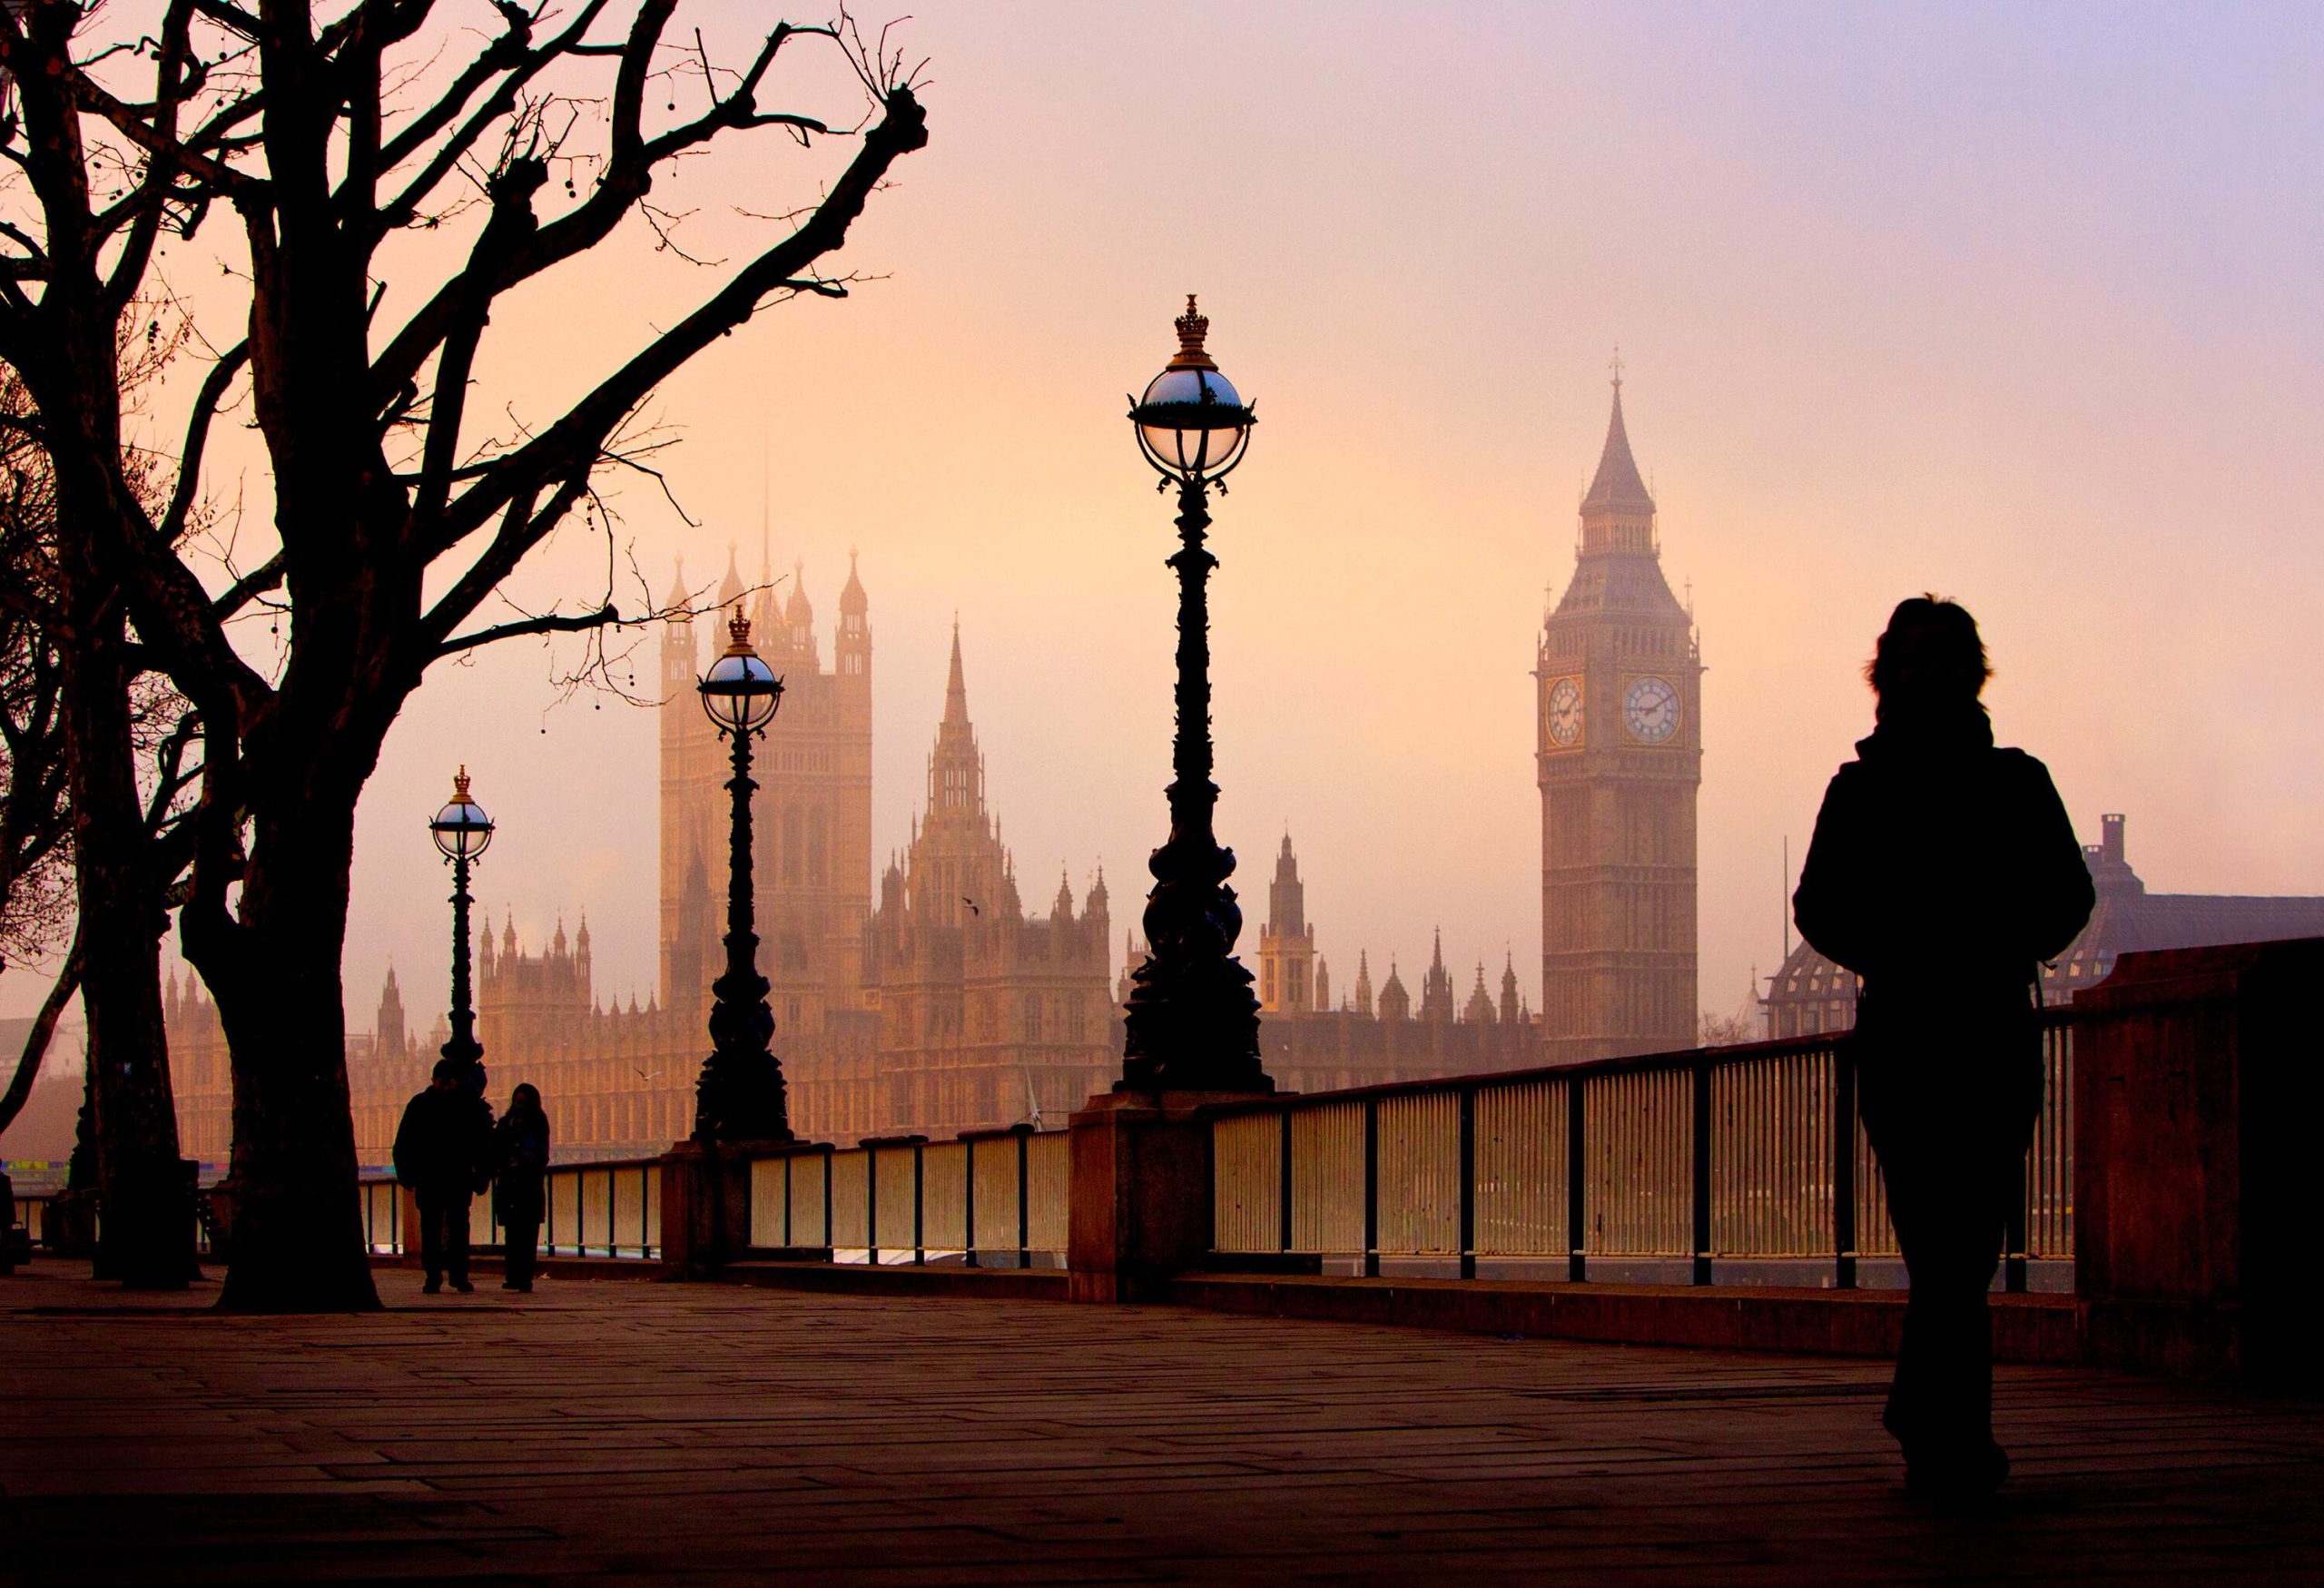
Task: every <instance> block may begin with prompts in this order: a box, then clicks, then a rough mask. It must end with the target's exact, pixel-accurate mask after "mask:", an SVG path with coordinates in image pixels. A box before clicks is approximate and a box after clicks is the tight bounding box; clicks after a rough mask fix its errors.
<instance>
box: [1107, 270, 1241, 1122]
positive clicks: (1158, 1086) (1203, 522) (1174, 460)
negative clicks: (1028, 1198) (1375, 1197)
mask: <svg viewBox="0 0 2324 1588" xmlns="http://www.w3.org/2000/svg"><path fill="white" fill-rule="evenodd" d="M1209 328H1210V321H1208V319H1206V317H1205V316H1203V315H1202V314H1201V313H1200V311H1197V310H1196V307H1195V301H1194V300H1193V299H1192V298H1191V297H1190V298H1188V299H1187V312H1186V314H1185V315H1184V316H1182V317H1181V318H1180V319H1179V320H1178V321H1177V330H1178V340H1179V350H1178V354H1177V357H1176V358H1174V359H1173V360H1171V361H1170V364H1169V366H1168V368H1167V369H1165V370H1163V372H1162V373H1161V374H1160V375H1159V376H1157V377H1156V379H1155V380H1154V381H1153V382H1152V383H1151V384H1149V385H1148V386H1147V390H1146V394H1145V396H1144V397H1142V398H1140V399H1137V401H1136V402H1135V403H1134V404H1133V406H1132V408H1131V409H1130V419H1131V421H1132V423H1133V424H1134V425H1135V426H1136V427H1137V435H1138V439H1139V441H1138V444H1139V447H1140V449H1141V450H1143V451H1144V453H1145V454H1146V459H1147V462H1149V463H1151V464H1152V465H1153V466H1154V467H1155V469H1157V470H1158V471H1159V472H1160V473H1161V475H1162V477H1163V486H1164V488H1167V487H1168V486H1169V485H1170V484H1172V483H1176V484H1177V488H1178V520H1177V524H1178V549H1177V552H1176V553H1175V554H1173V555H1172V556H1171V557H1170V558H1169V566H1170V567H1172V568H1174V569H1176V570H1177V576H1178V656H1177V661H1178V676H1177V689H1176V699H1177V732H1176V735H1175V737H1174V738H1173V740H1172V742H1171V755H1170V767H1171V773H1172V778H1171V783H1170V787H1169V791H1168V798H1169V804H1170V835H1169V837H1168V839H1167V841H1165V842H1164V843H1163V845H1162V847H1160V848H1159V849H1157V850H1156V851H1155V852H1154V853H1153V856H1152V858H1151V859H1150V860H1148V862H1147V868H1148V869H1149V870H1150V871H1152V872H1153V873H1154V884H1155V885H1154V891H1153V892H1152V893H1149V894H1148V895H1147V902H1146V916H1145V924H1146V939H1147V961H1146V963H1144V964H1143V965H1141V966H1139V967H1138V968H1137V971H1136V972H1134V973H1133V975H1132V977H1131V981H1132V983H1133V985H1132V987H1131V990H1130V996H1129V1006H1128V1010H1127V1011H1125V1012H1124V1016H1123V1030H1124V1040H1123V1044H1122V1049H1123V1051H1122V1076H1121V1080H1118V1081H1117V1082H1116V1083H1115V1087H1114V1090H1116V1091H1122V1092H1149V1091H1160V1090H1182V1091H1272V1090H1275V1083H1274V1082H1273V1081H1272V1080H1269V1079H1268V1078H1267V1075H1266V1072H1265V1070H1263V1069H1261V1068H1260V1064H1259V1001H1258V1000H1257V998H1256V997H1255V996H1253V994H1252V991H1251V972H1248V971H1247V970H1246V969H1244V968H1243V965H1242V962H1240V961H1238V960H1236V958H1235V940H1236V938H1237V937H1239V936H1240V935H1241V934H1242V931H1243V911H1242V907H1241V906H1240V905H1238V904H1237V903H1236V902H1235V890H1234V889H1233V888H1231V887H1229V886H1228V885H1227V881H1226V879H1227V878H1229V877H1230V876H1232V875H1234V873H1235V853H1234V851H1233V850H1230V849H1226V848H1224V847H1222V846H1221V845H1220V844H1219V842H1218V836H1217V833H1216V829H1215V827H1214V825H1213V818H1214V815H1215V814H1216V808H1217V804H1218V785H1217V784H1216V783H1214V782H1213V781H1212V780H1211V773H1212V768H1213V758H1212V745H1211V736H1210V605H1209V585H1210V570H1211V569H1213V568H1215V567H1217V566H1218V559H1217V558H1216V557H1214V556H1212V555H1211V552H1210V548H1209V547H1208V545H1207V544H1206V534H1207V531H1208V530H1209V528H1210V495H1209V488H1210V486H1211V484H1212V483H1214V482H1216V483H1217V484H1218V488H1219V489H1220V490H1221V491H1222V492H1223V491H1224V490H1225V489H1226V484H1225V478H1224V477H1225V476H1226V473H1227V471H1228V470H1230V469H1233V468H1234V467H1235V466H1236V463H1238V462H1240V461H1241V459H1242V456H1243V452H1244V449H1245V447H1246V445H1247V443H1248V439H1249V435H1250V429H1251V425H1252V423H1253V415H1252V412H1251V409H1250V408H1249V407H1248V406H1247V405H1246V404H1245V403H1244V402H1243V400H1242V399H1241V398H1240V397H1238V396H1237V395H1236V391H1235V389H1234V388H1233V386H1231V385H1230V384H1228V383H1227V381H1226V378H1225V377H1224V376H1222V375H1220V374H1219V373H1218V366H1217V364H1216V362H1215V361H1214V360H1212V359H1211V357H1210V355H1209V353H1208V352H1207V351H1206V349H1205V346H1204V340H1205V337H1206V334H1207V333H1208V330H1209Z"/></svg>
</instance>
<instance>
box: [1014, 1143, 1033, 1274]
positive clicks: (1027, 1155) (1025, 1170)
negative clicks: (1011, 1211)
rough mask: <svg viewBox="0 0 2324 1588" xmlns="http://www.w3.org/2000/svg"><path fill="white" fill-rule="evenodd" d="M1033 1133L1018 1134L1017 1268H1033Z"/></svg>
mask: <svg viewBox="0 0 2324 1588" xmlns="http://www.w3.org/2000/svg"><path fill="white" fill-rule="evenodd" d="M1032 1143H1033V1133H1032V1132H1031V1131H1030V1130H1019V1131H1018V1132H1017V1266H1018V1267H1020V1268H1029V1267H1032V1266H1033V1170H1032V1160H1033V1146H1032Z"/></svg>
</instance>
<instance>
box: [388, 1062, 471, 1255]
mask: <svg viewBox="0 0 2324 1588" xmlns="http://www.w3.org/2000/svg"><path fill="white" fill-rule="evenodd" d="M434 1076H435V1079H434V1080H432V1081H430V1082H429V1083H428V1090H426V1091H423V1092H421V1093H419V1095H418V1096H416V1097H414V1098H413V1099H412V1100H411V1101H410V1102H409V1103H408V1104H406V1105H405V1107H404V1110H403V1123H402V1124H401V1125H399V1127H397V1129H396V1144H395V1165H396V1179H398V1180H399V1181H400V1182H401V1183H402V1184H404V1185H406V1186H409V1187H410V1188H411V1194H412V1197H413V1198H414V1199H415V1200H416V1201H418V1202H419V1266H420V1267H421V1269H422V1270H424V1271H425V1272H426V1274H427V1282H426V1283H425V1284H423V1285H422V1286H421V1287H420V1288H421V1289H422V1290H424V1291H425V1292H427V1294H428V1295H430V1296H433V1295H435V1294H436V1293H437V1292H438V1291H439V1290H441V1289H442V1288H443V1287H444V1279H445V1277H446V1276H449V1277H450V1278H451V1281H452V1288H453V1289H455V1290H473V1289H475V1288H476V1287H475V1286H473V1285H471V1284H469V1283H468V1198H470V1197H471V1196H472V1195H474V1194H475V1193H476V1192H478V1191H481V1190H482V1189H484V1185H485V1178H486V1176H487V1175H488V1174H489V1173H490V1172H491V1152H492V1108H491V1105H490V1104H488V1103H487V1102H486V1101H485V1100H483V1099H482V1098H480V1097H478V1096H477V1095H476V1094H475V1093H474V1092H472V1091H470V1090H468V1066H467V1065H465V1064H463V1063H461V1062H460V1060H457V1059H438V1060H437V1061H436V1069H435V1071H434Z"/></svg>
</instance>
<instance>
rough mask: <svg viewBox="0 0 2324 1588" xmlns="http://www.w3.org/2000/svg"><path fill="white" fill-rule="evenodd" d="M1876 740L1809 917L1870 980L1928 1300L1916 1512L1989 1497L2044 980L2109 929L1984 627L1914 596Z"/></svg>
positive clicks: (1881, 1088) (1880, 1146) (1909, 1482)
mask: <svg viewBox="0 0 2324 1588" xmlns="http://www.w3.org/2000/svg"><path fill="white" fill-rule="evenodd" d="M1867 673H1868V676H1869V678H1870V680H1871V683H1872V690H1873V695H1874V696H1875V698H1876V706H1875V708H1874V713H1873V716H1874V722H1875V726H1874V728H1873V731H1872V735H1871V736H1870V737H1869V738H1866V739H1861V740H1859V741H1857V743H1856V759H1855V760H1854V761H1851V762H1849V763H1848V764H1846V765H1844V766H1842V767H1841V768H1840V770H1839V772H1838V774H1837V775H1835V776H1834V777H1833V779H1832V782H1831V785H1830V786H1829V787H1828V788H1827V789H1826V790H1825V792H1824V808H1823V810H1822V811H1821V812H1820V813H1819V814H1817V818H1816V836H1815V839H1814V841H1813V842H1812V843H1810V844H1809V846H1808V850H1807V863H1806V865H1805V867H1804V868H1803V869H1802V871H1801V873H1800V878H1799V891H1798V892H1797V893H1795V894H1794V895H1793V896H1792V904H1793V908H1794V910H1795V912H1796V915H1797V921H1798V922H1799V932H1800V935H1801V936H1803V937H1805V938H1806V939H1807V941H1808V942H1809V943H1811V944H1812V945H1814V947H1815V948H1816V949H1817V951H1818V952H1821V953H1823V954H1824V955H1826V956H1827V958H1830V959H1832V960H1835V961H1837V962H1839V963H1840V964H1842V965H1844V966H1846V968H1847V969H1849V970H1851V971H1855V972H1858V973H1859V974H1861V975H1862V976H1863V977H1864V991H1863V996H1862V999H1861V1001H1859V1002H1858V1004H1857V1014H1856V1034H1855V1037H1854V1038H1853V1040H1852V1042H1851V1048H1852V1050H1853V1052H1854V1055H1855V1060H1856V1071H1857V1088H1858V1090H1857V1097H1858V1100H1859V1106H1860V1108H1861V1110H1862V1111H1863V1115H1864V1124H1865V1129H1866V1133H1867V1134H1868V1135H1869V1136H1870V1137H1871V1138H1872V1148H1873V1150H1874V1151H1875V1152H1876V1153H1877V1154H1878V1155H1879V1159H1880V1169H1881V1173H1882V1175H1883V1177H1884V1178H1885V1179H1886V1184H1887V1191H1888V1210H1889V1214H1890V1217H1891V1218H1892V1219H1893V1220H1894V1222H1895V1224H1896V1244H1897V1245H1898V1247H1899V1248H1902V1250H1903V1253H1904V1258H1905V1271H1906V1273H1907V1274H1908V1275H1909V1276H1910V1278H1911V1283H1912V1292H1911V1297H1910V1299H1909V1300H1908V1301H1907V1303H1906V1305H1905V1338H1904V1348H1903V1349H1902V1351H1900V1352H1899V1353H1898V1355H1897V1358H1896V1380H1895V1383H1894V1385H1893V1386H1892V1387H1891V1388H1890V1390H1889V1394H1888V1406H1887V1411H1886V1415H1884V1416H1883V1418H1882V1421H1883V1423H1884V1424H1885V1425H1886V1427H1887V1429H1888V1431H1889V1432H1890V1433H1891V1434H1893V1435H1896V1440H1897V1443H1898V1444H1899V1445H1902V1446H1903V1447H1904V1455H1905V1484H1906V1486H1907V1488H1909V1489H1911V1490H1912V1491H1914V1492H1915V1493H1920V1494H1935V1495H1941V1496H1942V1495H1954V1496H1973V1495H1976V1494H1988V1493H1990V1492H1991V1491H1992V1490H1993V1489H1994V1488H1995V1487H1997V1486H1998V1485H1999V1484H2001V1482H2002V1481H2003V1479H2004V1478H2006V1477H2007V1476H2008V1475H2009V1457H2008V1455H2006V1454H2005V1453H2004V1451H2003V1450H2002V1448H2001V1446H2000V1445H1997V1444H1996V1443H1994V1435H1993V1337H1992V1327H1991V1318H1990V1317H1989V1315H1988V1313H1987V1311H1986V1304H1985V1297H1986V1292H1987V1291H1988V1290H1989V1289H1990V1288H1991V1287H1992V1284H1993V1277H1994V1268H1995V1267H1996V1266H1997V1265H1998V1264H1999V1262H2000V1260H2001V1252H2002V1246H2003V1242H2004V1238H2005V1237H2006V1233H2007V1228H2008V1221H2009V1215H2010V1210H2011V1204H2012V1202H2013V1201H2014V1199H2015V1198H2019V1197H2021V1196H2023V1195H2024V1162H2025V1153H2026V1149H2028V1148H2029V1147H2030V1146H2031V1145H2032V1142H2033V1121H2034V1118H2035V1116H2036V1115H2037V1114H2038V1113H2039V1112H2040V1110H2041V1105H2042V1031H2041V1021H2040V1014H2039V1009H2040V1002H2039V989H2040V983H2039V981H2038V978H2039V975H2040V966H2041V962H2042V961H2043V960H2047V959H2052V958H2054V957H2055V956H2056V955H2057V954H2059V953H2060V952H2063V950H2064V949H2065V947H2066V946H2067V945H2068V944H2069V943H2071V942H2073V938H2074V934H2075V933H2076V932H2080V931H2081V930H2082V928H2083V923H2084V922H2087V921H2088V920H2089V919H2090V910H2091V905H2092V903H2093V899H2094V895H2093V892H2092V889H2091V883H2090V872H2089V868H2088V866H2087V865H2086V864H2085V863H2084V862H2083V856H2082V846H2081V844H2080V843H2078V842H2077V841H2076V840H2075V838H2074V833H2073V824H2072V823H2071V822H2069V821H2068V820H2067V817H2066V813H2065V807H2064V806H2063V804H2060V803H2059V800H2058V793H2057V790H2056V788H2055V787H2054V786H2053V785H2052V784H2051V782H2050V774H2049V771H2048V769H2047V768H2045V767H2044V766H2043V764H2041V763H2040V762H2039V761H2036V760H2035V759H2034V758H2033V756H2031V755H2026V754H2025V753H2024V751H2022V750H2004V749H1997V748H1995V747H1994V735H1993V725H1992V724H1991V722H1990V721H1989V720H1988V719H1987V717H1986V715H1985V708H1984V705H1982V704H1980V702H1979V701H1978V698H1977V697H1978V695H1979V694H1980V693H1981V692H1982V691H1983V690H1984V686H1985V680H1986V679H1987V678H1989V677H1991V676H1992V669H1991V667H1990V666H1987V663H1986V658H1985V647H1984V641H1983V640H1982V639H1981V638H1980V637H1979V636H1978V634H1977V625H1976V620H1975V619H1974V618H1973V617H1971V616H1969V614H1968V613H1967V612H1966V611H1965V610H1964V609H1963V608H1962V607H1958V606H1956V605H1955V604H1954V603H1953V602H1951V601H1944V600H1939V599H1937V598H1936V597H1915V598H1914V599H1912V600H1909V601H1905V602H1904V603H1902V604H1901V605H1899V606H1898V607H1897V608H1896V612H1895V614H1894V615H1892V616H1890V618H1889V619H1888V628H1887V631H1886V633H1884V634H1883V635H1882V636H1880V639H1879V643H1878V646H1877V648H1876V650H1875V652H1874V655H1873V659H1872V665H1871V666H1870V668H1869V669H1868V670H1867Z"/></svg>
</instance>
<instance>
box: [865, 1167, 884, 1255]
mask: <svg viewBox="0 0 2324 1588" xmlns="http://www.w3.org/2000/svg"><path fill="white" fill-rule="evenodd" d="M863 1239H864V1241H865V1243H866V1248H867V1249H866V1251H865V1254H864V1255H865V1258H866V1260H867V1261H868V1262H869V1263H870V1264H871V1266H872V1267H875V1268H876V1267H879V1266H880V1149H878V1148H877V1147H874V1146H873V1145H872V1143H871V1142H869V1141H867V1142H865V1143H864V1144H863Z"/></svg>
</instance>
